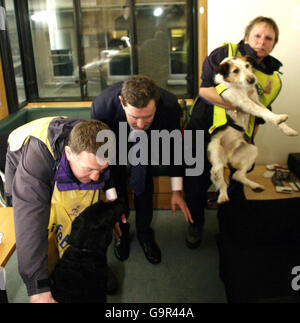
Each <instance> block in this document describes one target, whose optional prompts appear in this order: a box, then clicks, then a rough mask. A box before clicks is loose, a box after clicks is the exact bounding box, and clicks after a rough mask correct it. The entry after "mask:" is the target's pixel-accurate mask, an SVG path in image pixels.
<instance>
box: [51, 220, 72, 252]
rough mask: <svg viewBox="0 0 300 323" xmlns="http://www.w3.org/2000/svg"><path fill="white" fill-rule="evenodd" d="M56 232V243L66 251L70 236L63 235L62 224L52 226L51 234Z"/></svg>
mask: <svg viewBox="0 0 300 323" xmlns="http://www.w3.org/2000/svg"><path fill="white" fill-rule="evenodd" d="M52 232H54V234H55V235H56V243H57V245H58V246H59V247H60V248H61V249H64V248H66V246H67V245H68V243H67V240H68V238H69V234H65V235H64V233H63V225H62V224H57V223H53V224H52V226H51V229H50V230H49V233H52Z"/></svg>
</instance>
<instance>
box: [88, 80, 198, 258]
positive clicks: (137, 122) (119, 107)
mask: <svg viewBox="0 0 300 323" xmlns="http://www.w3.org/2000/svg"><path fill="white" fill-rule="evenodd" d="M180 116H181V109H180V106H179V105H178V102H177V98H176V96H175V95H173V94H171V93H170V92H168V91H166V90H164V89H161V88H159V87H157V86H156V85H155V83H154V81H153V80H151V79H150V78H148V77H146V76H143V75H134V76H132V77H130V78H128V79H127V80H126V81H125V82H120V83H117V84H114V85H112V86H111V87H109V88H107V89H105V90H104V91H103V92H102V93H101V94H100V95H99V96H98V97H97V98H96V99H95V100H94V101H93V104H92V108H91V118H92V119H98V120H102V121H103V122H105V123H107V124H108V125H109V127H110V128H111V129H112V131H113V132H114V133H115V135H116V140H117V147H118V146H119V145H118V139H119V123H120V122H127V128H128V130H129V132H130V131H131V130H143V131H145V132H146V134H147V136H148V137H149V136H150V134H151V130H167V131H169V132H171V131H173V130H175V129H179V130H180ZM148 143H149V144H150V143H151V140H148ZM128 148H130V145H128ZM148 149H149V152H150V151H151V147H150V146H148ZM171 150H172V149H171ZM149 156H150V154H149ZM149 160H150V158H149ZM170 160H171V162H170V166H169V175H170V177H171V187H172V197H171V209H172V212H173V214H175V212H176V208H177V207H179V208H180V209H181V211H182V212H183V214H184V216H185V219H186V221H187V222H188V221H190V222H193V220H192V219H191V215H190V212H189V210H188V208H187V206H186V203H185V201H184V199H183V197H182V193H181V191H182V178H183V172H184V169H183V167H182V166H175V165H174V161H173V160H172V153H171V159H170ZM140 168H144V175H138V176H136V173H135V172H136V167H131V168H130V169H131V172H130V179H131V187H132V188H133V190H134V193H135V194H134V205H135V210H136V231H137V237H138V240H139V242H140V244H141V246H142V248H143V250H144V253H145V256H146V258H147V259H148V260H149V261H150V262H151V263H153V264H158V263H160V261H161V252H160V248H159V246H158V245H157V243H156V242H155V240H154V234H153V231H152V229H151V228H150V225H151V221H152V213H153V206H152V195H153V179H152V167H151V163H149V162H148V165H147V166H143V167H140ZM112 173H113V177H114V180H115V187H116V189H117V193H118V196H124V198H125V199H126V200H127V202H128V199H127V171H126V166H122V165H118V161H117V165H116V166H114V167H113V172H112ZM137 186H139V188H136V187H137ZM141 186H142V189H141ZM127 205H128V203H127ZM128 215H129V207H128V211H127V214H126V218H127V217H128ZM120 229H121V231H122V235H121V237H118V238H117V239H116V243H115V248H114V251H115V255H116V257H117V258H118V259H119V260H125V259H127V258H128V256H129V224H128V223H127V221H126V219H125V217H123V220H122V223H120Z"/></svg>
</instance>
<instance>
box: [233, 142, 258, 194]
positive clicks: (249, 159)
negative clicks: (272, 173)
mask: <svg viewBox="0 0 300 323" xmlns="http://www.w3.org/2000/svg"><path fill="white" fill-rule="evenodd" d="M257 154H258V149H257V147H256V146H254V145H250V144H246V143H245V144H243V145H242V146H240V147H239V148H238V149H236V151H235V152H234V155H233V158H232V160H230V163H231V165H232V166H233V167H234V168H236V169H237V170H236V172H235V173H234V174H233V175H232V178H233V179H234V180H236V181H238V182H240V183H242V184H244V185H247V186H249V187H250V188H251V189H252V190H253V191H254V192H262V191H263V190H264V187H263V186H262V185H260V184H258V183H256V182H253V181H251V180H250V179H248V178H247V175H246V174H247V171H248V170H249V169H250V168H251V167H252V165H253V163H254V162H255V159H256V157H257Z"/></svg>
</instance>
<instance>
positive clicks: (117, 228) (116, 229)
mask: <svg viewBox="0 0 300 323" xmlns="http://www.w3.org/2000/svg"><path fill="white" fill-rule="evenodd" d="M121 221H122V223H126V222H127V219H126V215H125V214H122V216H121ZM113 231H114V234H115V237H116V239H117V240H119V239H120V238H121V236H122V230H121V228H120V223H119V222H117V223H116V225H115V227H114V229H113Z"/></svg>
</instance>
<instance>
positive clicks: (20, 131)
mask: <svg viewBox="0 0 300 323" xmlns="http://www.w3.org/2000/svg"><path fill="white" fill-rule="evenodd" d="M54 118H57V117H46V118H42V119H37V120H34V121H32V122H30V123H27V124H25V125H23V126H21V127H19V128H17V129H15V130H14V131H13V132H12V133H11V134H10V136H9V138H8V142H9V146H10V150H11V151H17V150H19V149H20V148H21V147H22V146H23V145H25V144H26V142H27V141H28V139H29V137H35V138H36V139H38V140H40V141H41V142H42V143H43V144H44V145H46V147H47V148H48V150H49V152H50V154H51V156H52V157H53V169H56V173H55V183H54V188H53V192H52V197H51V210H50V218H49V225H48V269H49V273H51V272H52V271H53V269H54V267H55V265H56V263H57V261H58V259H59V258H61V257H62V255H63V253H64V251H65V250H66V249H67V247H68V244H67V239H68V237H69V235H70V232H71V226H72V222H73V220H74V219H75V218H76V217H77V216H78V215H79V214H80V213H81V212H82V211H83V210H84V209H86V208H87V207H89V206H90V205H92V204H94V203H96V202H97V201H98V200H99V195H100V194H99V193H100V189H102V188H103V187H104V185H105V181H106V180H108V178H109V176H110V174H109V170H107V171H105V172H104V173H103V174H101V180H99V181H97V182H93V183H89V184H82V183H80V182H79V181H77V179H76V178H75V177H74V175H73V173H72V171H71V169H70V165H69V162H68V160H67V158H66V156H65V154H63V156H62V157H61V160H59V161H56V160H55V157H54V153H53V150H52V148H51V146H50V142H49V140H48V127H49V124H50V122H51V121H52V120H53V119H54ZM63 118H66V117H63Z"/></svg>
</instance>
